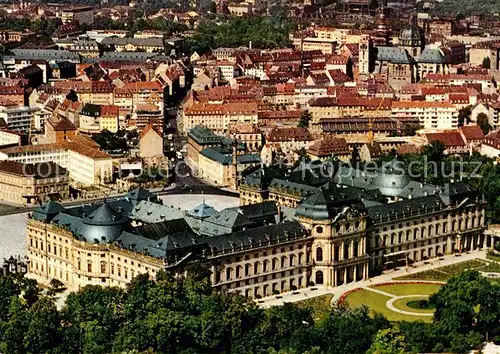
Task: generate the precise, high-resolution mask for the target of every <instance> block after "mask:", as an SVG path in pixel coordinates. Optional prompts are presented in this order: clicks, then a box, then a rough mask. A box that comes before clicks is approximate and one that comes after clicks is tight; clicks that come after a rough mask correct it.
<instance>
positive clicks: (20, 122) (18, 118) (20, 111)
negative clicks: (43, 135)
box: [0, 102, 38, 133]
mask: <svg viewBox="0 0 500 354" xmlns="http://www.w3.org/2000/svg"><path fill="white" fill-rule="evenodd" d="M36 111H38V108H30V107H26V106H20V105H17V104H13V103H11V102H7V103H3V104H2V103H0V118H1V119H3V120H4V121H5V123H6V124H7V129H9V130H13V131H17V132H23V133H28V132H29V131H30V129H34V128H35V119H34V113H35V112H36Z"/></svg>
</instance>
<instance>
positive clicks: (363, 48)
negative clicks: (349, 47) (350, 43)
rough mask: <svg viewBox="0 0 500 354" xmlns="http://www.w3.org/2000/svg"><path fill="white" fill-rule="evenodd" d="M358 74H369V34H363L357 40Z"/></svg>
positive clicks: (361, 75)
mask: <svg viewBox="0 0 500 354" xmlns="http://www.w3.org/2000/svg"><path fill="white" fill-rule="evenodd" d="M358 66H359V69H358V70H359V76H360V77H363V76H368V75H369V74H370V36H368V35H363V36H362V37H361V40H360V41H359V65H358Z"/></svg>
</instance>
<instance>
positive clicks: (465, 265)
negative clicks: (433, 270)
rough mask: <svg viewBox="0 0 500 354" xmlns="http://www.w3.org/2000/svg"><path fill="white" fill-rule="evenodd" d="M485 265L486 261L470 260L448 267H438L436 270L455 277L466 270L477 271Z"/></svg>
mask: <svg viewBox="0 0 500 354" xmlns="http://www.w3.org/2000/svg"><path fill="white" fill-rule="evenodd" d="M486 264H487V262H486V261H482V260H480V259H471V260H470V261H465V262H460V263H456V264H450V265H448V266H444V267H439V268H437V270H439V271H441V272H445V273H448V274H451V275H457V274H460V273H462V272H463V271H465V270H467V269H479V268H481V267H484V266H485V265H486Z"/></svg>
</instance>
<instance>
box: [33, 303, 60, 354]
mask: <svg viewBox="0 0 500 354" xmlns="http://www.w3.org/2000/svg"><path fill="white" fill-rule="evenodd" d="M61 332H62V331H61V322H60V317H59V313H58V311H57V309H56V306H55V304H54V300H52V299H51V298H49V297H41V298H40V299H38V300H37V302H35V303H34V304H33V306H32V307H31V308H30V309H29V310H28V312H27V314H26V334H25V336H24V346H25V348H26V351H27V352H28V353H46V352H51V351H54V350H55V349H56V348H57V347H58V346H59V345H60V344H61V343H62V336H61Z"/></svg>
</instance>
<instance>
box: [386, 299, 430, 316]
mask: <svg viewBox="0 0 500 354" xmlns="http://www.w3.org/2000/svg"><path fill="white" fill-rule="evenodd" d="M427 299H428V298H427V297H422V296H415V297H407V298H403V299H398V300H396V301H394V303H393V305H394V307H395V308H397V309H400V310H403V311H410V312H419V313H433V312H434V309H419V308H415V307H410V306H408V305H407V304H408V302H410V301H420V300H427Z"/></svg>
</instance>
